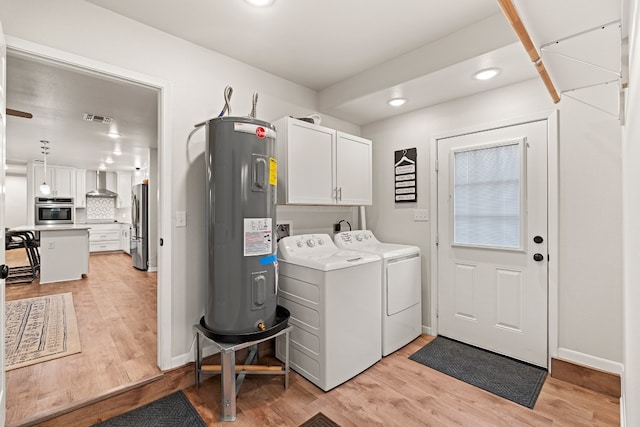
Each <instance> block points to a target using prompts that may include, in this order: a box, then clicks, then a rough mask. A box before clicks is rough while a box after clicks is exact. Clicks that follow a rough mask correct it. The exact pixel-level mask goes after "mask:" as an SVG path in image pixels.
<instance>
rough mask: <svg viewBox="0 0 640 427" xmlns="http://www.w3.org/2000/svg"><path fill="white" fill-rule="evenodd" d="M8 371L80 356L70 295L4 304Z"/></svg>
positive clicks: (49, 296) (74, 313)
mask: <svg viewBox="0 0 640 427" xmlns="http://www.w3.org/2000/svg"><path fill="white" fill-rule="evenodd" d="M5 309H6V329H5V339H4V343H5V349H6V365H7V371H9V370H11V369H17V368H22V367H24V366H29V365H33V364H36V363H40V362H45V361H47V360H51V359H57V358H58V357H63V356H68V355H70V354H75V353H80V351H81V350H80V336H79V335H78V323H77V321H76V311H75V309H74V308H73V298H72V296H71V292H67V293H64V294H54V295H48V296H44V297H36V298H26V299H20V300H15V301H7V302H6V308H5Z"/></svg>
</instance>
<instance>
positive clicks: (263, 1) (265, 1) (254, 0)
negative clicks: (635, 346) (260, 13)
mask: <svg viewBox="0 0 640 427" xmlns="http://www.w3.org/2000/svg"><path fill="white" fill-rule="evenodd" d="M244 1H246V2H247V3H249V4H250V5H251V6H255V7H267V6H271V5H272V4H273V2H274V1H275V0H244Z"/></svg>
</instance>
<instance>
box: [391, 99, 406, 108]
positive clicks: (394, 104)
mask: <svg viewBox="0 0 640 427" xmlns="http://www.w3.org/2000/svg"><path fill="white" fill-rule="evenodd" d="M406 103H407V99H406V98H393V99H390V100H388V101H387V104H389V105H391V106H392V107H399V106H401V105H404V104H406Z"/></svg>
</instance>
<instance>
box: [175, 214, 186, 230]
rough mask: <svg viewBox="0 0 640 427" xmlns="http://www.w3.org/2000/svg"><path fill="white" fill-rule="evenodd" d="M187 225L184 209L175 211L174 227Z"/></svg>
mask: <svg viewBox="0 0 640 427" xmlns="http://www.w3.org/2000/svg"><path fill="white" fill-rule="evenodd" d="M186 226H187V213H186V212H185V211H177V212H176V227H186Z"/></svg>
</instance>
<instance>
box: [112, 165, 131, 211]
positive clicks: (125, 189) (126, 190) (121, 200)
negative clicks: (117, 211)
mask: <svg viewBox="0 0 640 427" xmlns="http://www.w3.org/2000/svg"><path fill="white" fill-rule="evenodd" d="M117 176H118V200H117V201H116V203H117V206H118V207H119V208H130V207H131V185H132V184H131V183H132V180H133V175H132V174H130V173H128V172H117Z"/></svg>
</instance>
